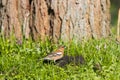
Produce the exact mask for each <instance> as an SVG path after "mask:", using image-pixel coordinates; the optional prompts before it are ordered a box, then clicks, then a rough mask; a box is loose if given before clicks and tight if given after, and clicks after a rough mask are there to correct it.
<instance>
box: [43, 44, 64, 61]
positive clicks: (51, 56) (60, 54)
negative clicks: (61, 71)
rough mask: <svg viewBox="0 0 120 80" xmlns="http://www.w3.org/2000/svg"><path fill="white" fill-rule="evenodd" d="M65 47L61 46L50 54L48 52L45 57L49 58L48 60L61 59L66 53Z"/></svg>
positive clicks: (45, 58)
mask: <svg viewBox="0 0 120 80" xmlns="http://www.w3.org/2000/svg"><path fill="white" fill-rule="evenodd" d="M64 48H65V47H64V46H60V47H59V48H58V49H57V50H56V51H54V52H51V53H50V54H48V55H47V56H46V57H44V58H43V59H44V60H48V61H50V60H53V61H54V62H55V61H56V60H59V59H61V58H62V57H63V55H64Z"/></svg>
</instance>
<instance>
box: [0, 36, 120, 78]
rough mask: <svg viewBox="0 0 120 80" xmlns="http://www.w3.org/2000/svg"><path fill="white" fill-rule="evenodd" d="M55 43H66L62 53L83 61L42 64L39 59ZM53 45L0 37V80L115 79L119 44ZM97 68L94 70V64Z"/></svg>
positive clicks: (119, 68)
mask: <svg viewBox="0 0 120 80" xmlns="http://www.w3.org/2000/svg"><path fill="white" fill-rule="evenodd" d="M59 44H60V45H61V44H63V45H66V47H67V48H66V49H65V55H72V56H75V55H83V56H84V58H85V64H83V65H79V66H77V65H71V64H67V66H66V67H63V68H62V67H59V66H57V65H54V64H52V63H50V64H43V61H42V58H43V57H44V56H46V55H47V54H48V53H49V52H51V51H53V50H55V49H57V46H59ZM59 44H53V43H52V42H50V41H49V40H47V41H46V42H42V41H39V42H33V41H31V40H28V41H26V40H24V42H23V45H17V44H16V43H15V41H14V40H13V41H12V42H11V41H9V40H6V39H4V38H0V80H5V79H7V80H19V79H22V80H119V79H120V74H119V72H120V45H118V44H116V42H115V41H114V40H110V39H101V40H88V41H83V42H79V43H75V42H74V41H71V42H69V43H63V42H62V41H60V42H59ZM98 63H99V64H100V65H101V70H99V69H98V70H96V71H95V70H94V69H93V67H94V65H95V64H98Z"/></svg>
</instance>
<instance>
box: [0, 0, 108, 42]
mask: <svg viewBox="0 0 120 80" xmlns="http://www.w3.org/2000/svg"><path fill="white" fill-rule="evenodd" d="M109 9H110V1H109V0H69V1H68V0H1V1H0V27H1V32H2V33H4V35H5V36H8V37H9V36H11V33H12V34H15V36H16V38H17V39H18V40H22V38H23V36H24V37H25V38H26V39H28V38H30V37H32V38H33V39H35V40H37V39H42V40H44V39H45V38H52V39H53V40H54V41H58V40H59V39H62V40H64V41H69V40H71V39H75V40H78V41H79V40H81V39H83V38H86V39H87V38H101V37H107V36H108V35H109V34H110V26H109V25H110V13H109Z"/></svg>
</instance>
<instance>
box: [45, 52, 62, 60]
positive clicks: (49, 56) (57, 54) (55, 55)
mask: <svg viewBox="0 0 120 80" xmlns="http://www.w3.org/2000/svg"><path fill="white" fill-rule="evenodd" d="M61 55H62V52H53V53H51V54H49V55H48V56H46V57H45V58H44V59H45V60H46V59H47V60H52V59H53V58H55V57H59V56H61Z"/></svg>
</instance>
